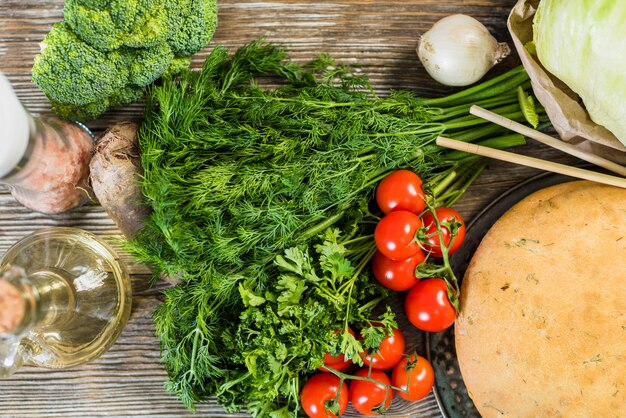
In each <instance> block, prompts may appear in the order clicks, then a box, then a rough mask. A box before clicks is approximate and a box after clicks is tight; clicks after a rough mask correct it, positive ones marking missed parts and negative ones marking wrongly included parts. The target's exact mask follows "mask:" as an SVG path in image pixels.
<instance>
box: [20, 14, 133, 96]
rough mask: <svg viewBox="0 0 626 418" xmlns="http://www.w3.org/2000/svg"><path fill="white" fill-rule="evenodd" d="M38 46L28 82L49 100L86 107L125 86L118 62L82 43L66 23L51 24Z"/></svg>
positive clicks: (124, 77) (123, 71) (126, 73)
mask: <svg viewBox="0 0 626 418" xmlns="http://www.w3.org/2000/svg"><path fill="white" fill-rule="evenodd" d="M41 46H42V49H41V53H40V54H39V55H38V56H37V57H35V64H34V66H33V70H32V78H33V81H34V82H35V83H36V84H37V85H38V86H39V87H40V88H41V89H42V90H43V91H44V92H45V93H46V95H47V96H48V98H49V99H50V100H54V101H57V102H60V103H67V104H71V105H78V106H80V105H86V104H88V103H94V102H96V101H99V100H100V99H103V98H106V97H108V96H110V95H111V94H113V92H114V91H116V90H118V89H120V88H122V87H124V86H125V85H126V84H127V82H128V70H125V66H124V65H122V64H123V63H122V62H121V61H120V60H119V59H115V58H112V57H111V56H110V54H108V53H106V52H102V51H98V50H97V49H95V48H93V47H91V46H89V45H87V44H86V43H84V42H82V41H81V40H80V39H78V38H77V37H76V35H74V33H73V32H72V31H71V30H69V27H68V25H67V24H66V23H63V22H61V23H57V24H55V25H54V26H53V27H52V30H50V32H49V33H48V35H47V36H46V38H45V39H44V41H43V42H42V45H41Z"/></svg>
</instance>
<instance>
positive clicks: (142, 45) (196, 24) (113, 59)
mask: <svg viewBox="0 0 626 418" xmlns="http://www.w3.org/2000/svg"><path fill="white" fill-rule="evenodd" d="M216 25H217V4H216V0H199V1H198V0H67V1H66V3H65V9H64V21H62V22H59V23H56V24H54V25H53V26H52V29H51V30H50V32H49V33H48V35H47V36H46V37H45V39H44V40H43V42H42V44H41V53H40V54H39V55H37V57H35V62H34V65H33V69H32V79H33V81H34V82H35V84H37V85H38V86H39V88H40V89H41V90H42V91H43V92H44V93H45V94H46V96H47V97H48V99H49V100H50V102H51V104H52V109H53V111H54V112H55V113H57V114H58V115H59V116H61V117H64V118H72V119H79V120H89V119H95V118H97V117H98V116H100V115H101V114H102V113H103V112H105V111H106V110H107V109H109V108H111V107H117V106H122V105H125V104H128V103H132V102H134V101H136V100H138V99H139V98H141V97H142V96H143V94H144V92H145V90H146V87H147V86H148V85H150V84H151V83H153V82H154V81H155V80H157V79H159V78H160V77H162V76H163V75H168V76H169V75H173V74H176V73H178V72H180V71H181V70H183V69H184V68H187V67H188V66H189V62H190V57H191V55H193V54H194V53H196V52H197V51H199V50H200V49H202V48H203V47H204V46H206V45H207V44H208V42H209V41H210V40H211V38H212V36H213V33H214V32H215V28H216Z"/></svg>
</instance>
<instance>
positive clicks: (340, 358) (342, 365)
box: [319, 327, 354, 372]
mask: <svg viewBox="0 0 626 418" xmlns="http://www.w3.org/2000/svg"><path fill="white" fill-rule="evenodd" d="M338 332H339V331H335V334H337V333H338ZM348 332H349V333H350V334H352V336H353V337H354V331H352V328H350V327H348ZM351 364H352V360H346V359H345V357H344V355H343V354H338V355H336V356H333V355H332V354H331V353H326V354H324V365H325V366H329V367H332V368H333V369H335V370H338V371H342V370H345V369H347V368H348V367H350V365H351ZM319 370H321V371H323V372H329V371H330V370H328V369H327V368H325V367H320V368H319Z"/></svg>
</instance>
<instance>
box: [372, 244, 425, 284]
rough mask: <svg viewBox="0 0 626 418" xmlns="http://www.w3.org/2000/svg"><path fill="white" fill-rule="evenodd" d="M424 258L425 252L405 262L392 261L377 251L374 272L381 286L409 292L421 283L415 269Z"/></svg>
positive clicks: (373, 266)
mask: <svg viewBox="0 0 626 418" xmlns="http://www.w3.org/2000/svg"><path fill="white" fill-rule="evenodd" d="M424 258H425V256H424V252H423V251H420V252H419V253H417V254H416V255H414V256H413V257H411V258H407V259H405V260H392V259H391V258H387V257H385V256H384V255H383V253H381V252H380V251H376V253H375V254H374V257H373V258H372V271H373V273H374V277H376V280H378V282H379V283H380V284H381V285H383V286H385V287H386V288H388V289H391V290H397V291H399V292H401V291H403V290H409V289H410V288H412V287H413V286H415V285H416V284H417V282H419V280H420V279H419V278H417V277H416V276H415V269H416V268H417V266H418V265H420V263H421V262H422V261H424Z"/></svg>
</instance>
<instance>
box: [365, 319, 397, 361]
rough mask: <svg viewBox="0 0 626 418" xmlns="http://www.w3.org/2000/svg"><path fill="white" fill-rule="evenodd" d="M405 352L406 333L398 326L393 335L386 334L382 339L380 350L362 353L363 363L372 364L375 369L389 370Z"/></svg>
mask: <svg viewBox="0 0 626 418" xmlns="http://www.w3.org/2000/svg"><path fill="white" fill-rule="evenodd" d="M403 354H404V334H403V333H402V331H400V330H399V329H398V328H394V329H393V335H390V334H386V335H385V338H384V339H383V340H382V341H381V343H380V347H378V351H375V352H374V353H373V354H367V355H366V353H365V352H363V353H361V357H362V358H363V364H365V365H366V366H369V365H370V364H371V365H372V368H373V369H378V370H387V369H391V368H392V367H393V366H395V365H396V364H397V363H398V362H399V361H400V360H401V359H402V355H403Z"/></svg>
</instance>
